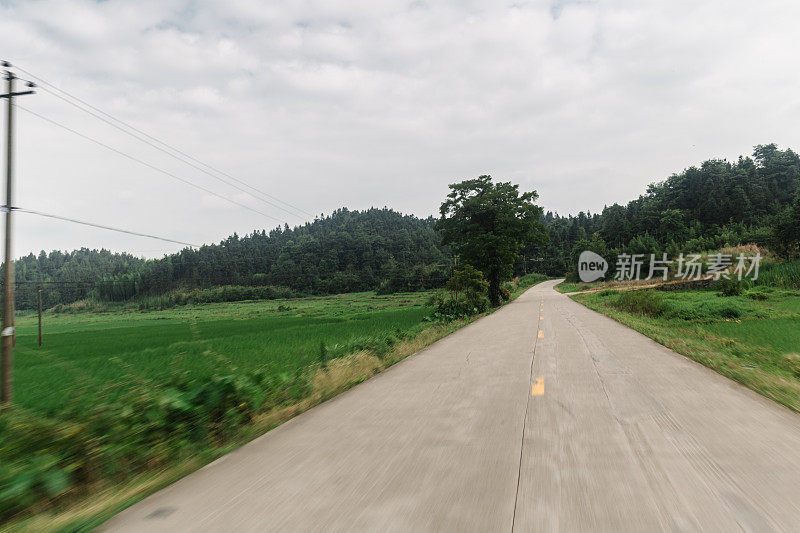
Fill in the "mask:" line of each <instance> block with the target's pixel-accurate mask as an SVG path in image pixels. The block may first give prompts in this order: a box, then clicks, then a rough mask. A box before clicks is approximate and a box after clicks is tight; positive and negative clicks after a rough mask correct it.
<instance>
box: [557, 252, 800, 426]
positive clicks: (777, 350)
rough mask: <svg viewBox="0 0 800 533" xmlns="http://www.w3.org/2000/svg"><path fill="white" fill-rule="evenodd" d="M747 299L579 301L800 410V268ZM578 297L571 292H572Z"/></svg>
mask: <svg viewBox="0 0 800 533" xmlns="http://www.w3.org/2000/svg"><path fill="white" fill-rule="evenodd" d="M750 285H751V286H750V287H749V288H746V289H744V290H743V291H742V292H741V294H739V295H734V296H720V291H718V290H714V289H709V290H700V291H697V290H695V291H671V292H660V291H656V290H635V291H613V290H601V291H599V292H591V293H585V294H576V295H574V296H572V298H573V299H574V300H576V301H578V302H580V303H582V304H584V305H586V306H587V307H589V308H591V309H594V310H596V311H599V312H601V313H604V314H606V315H608V316H610V317H612V318H614V319H616V320H618V321H619V322H622V323H623V324H625V325H627V326H630V327H632V328H633V329H635V330H637V331H639V332H641V333H643V334H645V335H647V336H648V337H650V338H652V339H654V340H655V341H657V342H659V343H661V344H663V345H664V346H667V347H668V348H671V349H673V350H675V351H676V352H678V353H680V354H683V355H685V356H687V357H689V358H691V359H693V360H695V361H697V362H699V363H701V364H703V365H705V366H707V367H709V368H712V369H714V370H715V371H717V372H719V373H720V374H722V375H724V376H727V377H729V378H731V379H733V380H736V381H738V382H739V383H742V384H743V385H745V386H747V387H749V388H751V389H753V390H754V391H756V392H759V393H760V394H762V395H764V396H766V397H768V398H771V399H773V400H775V401H777V402H779V403H781V404H783V405H785V406H787V407H789V408H791V409H793V410H795V411H800V291H798V290H797V288H792V287H800V266H798V265H797V264H785V265H778V266H776V267H775V268H772V269H770V270H768V271H767V272H765V273H764V275H763V277H761V278H760V279H759V280H758V282H757V284H750ZM570 292H572V291H570Z"/></svg>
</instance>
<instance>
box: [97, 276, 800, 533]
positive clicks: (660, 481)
mask: <svg viewBox="0 0 800 533" xmlns="http://www.w3.org/2000/svg"><path fill="white" fill-rule="evenodd" d="M554 283H555V282H548V283H544V284H541V285H539V286H537V287H534V288H533V289H531V290H529V291H528V292H526V293H525V294H524V295H523V296H521V297H520V298H519V299H517V300H516V301H515V302H513V303H511V304H510V305H508V306H506V307H504V308H502V309H500V310H499V311H497V312H496V313H494V314H492V315H490V316H488V317H485V318H483V319H481V320H479V321H477V322H476V323H474V324H473V325H471V326H469V327H466V328H464V329H462V330H460V331H458V332H457V333H455V334H453V335H451V336H449V337H447V338H445V339H443V340H441V341H439V342H437V343H436V344H434V345H432V346H431V347H429V348H428V349H426V350H424V351H422V352H420V353H418V354H416V355H414V356H412V357H410V358H409V359H407V360H405V361H403V362H402V363H400V364H398V365H396V366H394V367H392V368H390V369H389V370H387V371H386V372H384V373H382V374H380V375H378V376H376V377H375V378H373V379H371V380H369V381H367V382H365V383H363V384H361V385H359V386H358V387H355V388H354V389H352V390H350V391H349V392H347V393H345V394H342V395H340V396H339V397H337V398H335V399H333V400H331V401H329V402H327V403H325V404H323V405H320V406H319V407H316V408H314V409H312V410H310V411H308V412H306V413H305V414H303V415H301V416H298V417H297V418H295V419H294V420H291V421H290V422H287V423H286V424H284V425H283V426H281V427H279V428H277V429H275V430H273V431H271V432H270V433H268V434H267V435H265V436H263V437H261V438H259V439H257V440H255V441H253V442H252V443H250V444H248V445H247V446H244V447H242V448H241V449H239V450H238V451H236V452H234V453H231V454H230V455H228V456H226V457H224V458H222V459H220V460H218V461H217V462H215V463H212V464H211V465H209V466H207V467H206V468H204V469H202V470H200V471H198V472H196V473H194V474H192V475H190V476H188V477H186V478H184V479H183V480H181V481H179V482H178V483H175V484H174V485H172V486H170V487H168V488H167V489H165V490H162V491H161V492H159V493H157V494H155V495H153V496H151V497H149V498H147V499H145V500H143V501H142V502H140V503H139V504H137V505H134V506H133V507H131V508H130V509H128V510H126V511H124V512H123V513H121V514H120V515H118V516H117V517H116V518H114V519H112V520H111V521H110V522H108V523H107V524H106V525H105V526H104V528H106V529H107V530H110V531H147V532H153V531H167V532H172V533H175V532H180V531H237V532H238V531H322V530H326V531H328V530H330V531H353V530H355V531H568V532H574V531H589V530H592V531H637V532H638V531H658V530H668V531H700V530H702V531H739V530H743V531H799V530H800V416H798V415H797V414H794V413H792V412H790V411H789V410H787V409H785V408H783V407H781V406H779V405H777V404H774V403H773V402H771V401H769V400H766V399H764V398H762V397H761V396H759V395H757V394H755V393H753V392H751V391H749V390H748V389H745V388H744V387H742V386H740V385H738V384H736V383H734V382H732V381H729V380H727V379H726V378H723V377H721V376H719V375H717V374H716V373H714V372H713V371H711V370H708V369H706V368H704V367H702V366H700V365H698V364H696V363H694V362H692V361H690V360H688V359H686V358H684V357H682V356H680V355H677V354H676V353H674V352H672V351H670V350H668V349H666V348H664V347H662V346H660V345H659V344H656V343H655V342H653V341H651V340H649V339H648V338H646V337H644V336H642V335H640V334H638V333H636V332H635V331H633V330H631V329H628V328H626V327H624V326H622V325H620V324H618V323H616V322H614V321H612V320H610V319H608V318H605V317H603V316H601V315H599V314H597V313H594V312H593V311H589V310H588V309H586V308H584V307H582V306H581V305H579V304H577V303H575V302H573V301H571V300H570V299H568V298H567V297H565V296H563V295H560V294H558V293H556V292H555V291H554V290H553V289H552V287H553V285H554Z"/></svg>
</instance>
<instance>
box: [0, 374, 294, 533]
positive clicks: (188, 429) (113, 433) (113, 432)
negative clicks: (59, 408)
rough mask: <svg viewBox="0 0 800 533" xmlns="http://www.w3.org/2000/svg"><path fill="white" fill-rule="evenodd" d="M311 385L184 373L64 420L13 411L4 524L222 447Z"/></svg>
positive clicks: (5, 421) (0, 508)
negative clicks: (201, 377)
mask: <svg viewBox="0 0 800 533" xmlns="http://www.w3.org/2000/svg"><path fill="white" fill-rule="evenodd" d="M309 390H310V385H309V383H308V382H307V380H306V379H305V378H304V377H303V376H302V375H300V373H298V374H296V375H295V376H289V375H284V374H281V375H277V376H274V377H270V375H269V374H267V373H266V372H260V371H255V372H248V373H246V374H240V375H237V374H230V375H219V376H212V377H211V378H209V379H207V380H204V381H199V380H186V379H185V378H184V377H183V376H181V375H176V376H174V377H173V379H172V380H171V382H170V383H168V384H165V385H163V386H155V385H153V384H150V383H147V384H142V385H141V386H140V387H137V388H136V389H134V390H132V391H131V392H129V393H127V394H125V395H124V396H123V397H121V398H120V399H119V400H118V401H114V402H106V403H103V402H101V403H99V404H98V405H96V406H95V407H93V408H92V409H90V410H89V411H86V410H84V409H81V408H79V407H77V406H74V407H69V406H68V407H67V408H66V409H65V411H64V414H63V415H62V416H61V417H60V418H58V419H52V418H46V417H43V416H42V415H41V414H39V413H34V412H30V411H24V410H19V409H16V408H14V409H8V410H6V411H4V412H3V413H2V415H0V521H5V520H8V519H10V518H12V517H13V516H15V515H17V514H19V513H21V512H24V511H26V510H30V509H32V508H36V509H43V508H46V507H48V506H53V505H58V504H59V503H60V502H61V501H62V500H63V499H64V498H67V497H69V496H70V495H81V494H84V493H86V492H87V491H88V489H89V487H91V486H96V485H97V484H103V483H110V482H113V481H124V480H125V479H127V478H130V477H131V476H132V475H134V474H136V473H139V472H143V471H146V470H149V469H153V468H158V467H159V466H163V465H167V464H170V463H171V462H174V461H175V460H177V459H180V458H183V457H188V456H193V455H196V454H198V453H201V452H202V451H203V450H207V449H209V448H213V447H215V446H220V445H222V444H224V443H226V442H228V441H230V439H231V438H232V437H233V436H235V435H236V434H237V432H238V430H239V429H240V428H241V427H243V426H245V425H247V424H249V423H251V422H252V420H253V417H254V416H255V415H256V414H257V413H258V412H260V411H266V410H269V409H271V408H274V407H279V406H282V405H286V404H289V403H293V402H296V401H297V400H299V399H301V398H303V397H305V396H306V395H307V394H308V393H309ZM100 396H101V397H112V395H103V394H101V395H100Z"/></svg>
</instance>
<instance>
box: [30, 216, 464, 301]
mask: <svg viewBox="0 0 800 533" xmlns="http://www.w3.org/2000/svg"><path fill="white" fill-rule="evenodd" d="M434 223H435V219H433V218H427V219H419V218H417V217H414V216H409V215H402V214H400V213H397V212H396V211H392V210H390V209H385V208H384V209H369V210H366V211H349V210H347V209H339V210H338V211H336V212H334V213H333V214H331V215H330V216H326V217H323V218H318V219H316V220H314V221H313V222H309V223H306V224H305V225H302V226H298V227H295V228H289V227H288V226H284V227H283V228H276V229H274V230H272V231H269V232H267V231H255V232H253V233H252V234H250V235H246V236H243V237H240V236H238V235H236V234H234V235H232V236H231V237H229V238H227V239H226V240H224V241H222V242H221V243H219V244H215V245H208V246H203V247H202V248H199V249H190V248H186V249H184V250H182V251H181V252H179V253H176V254H172V255H168V256H165V257H164V258H162V259H156V260H143V259H138V258H136V257H133V256H131V255H128V254H115V253H111V252H109V251H106V250H100V251H97V250H87V249H81V250H76V251H74V252H70V253H64V252H59V251H55V252H51V253H50V254H46V253H45V252H41V253H40V254H39V255H38V256H37V255H34V254H30V255H28V256H26V257H23V258H21V259H19V260H18V261H17V263H16V279H17V286H18V289H17V306H18V307H19V308H32V307H34V306H35V305H36V297H37V295H36V290H37V286H38V285H39V284H42V286H43V301H44V302H45V305H46V306H52V305H55V304H58V303H70V302H74V301H77V300H81V299H84V298H88V297H94V298H97V299H101V300H126V299H130V298H133V297H136V296H142V295H144V296H152V295H156V294H161V293H165V292H168V291H171V290H174V289H189V288H210V287H217V286H221V285H236V286H250V287H255V286H275V287H283V288H288V289H290V290H291V291H292V292H293V293H294V294H298V295H299V294H334V293H342V292H353V291H364V290H379V291H381V292H396V291H405V290H419V289H427V288H432V287H439V286H441V285H442V284H444V282H445V281H446V280H447V278H448V277H449V275H450V268H451V263H452V256H451V254H450V253H449V251H448V250H447V249H446V248H445V247H443V246H442V245H441V244H440V242H441V239H440V237H439V234H438V233H437V232H436V231H435V230H434V229H433V226H434ZM282 294H286V291H283V292H282Z"/></svg>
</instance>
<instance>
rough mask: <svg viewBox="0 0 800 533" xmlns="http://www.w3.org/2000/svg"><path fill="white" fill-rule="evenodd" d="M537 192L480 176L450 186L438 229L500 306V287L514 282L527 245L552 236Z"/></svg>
mask: <svg viewBox="0 0 800 533" xmlns="http://www.w3.org/2000/svg"><path fill="white" fill-rule="evenodd" d="M538 197H539V195H538V194H537V193H536V191H531V192H525V193H522V194H520V192H519V185H512V184H511V183H510V182H498V183H494V182H492V177H491V176H480V177H478V178H475V179H471V180H465V181H462V182H461V183H455V184H453V185H450V194H448V195H447V200H445V201H444V203H442V206H441V208H440V209H439V213H440V214H441V218H439V220H438V221H437V223H436V229H438V230H440V231H441V233H442V244H444V245H450V246H452V248H453V251H454V252H455V253H456V254H457V255H458V256H459V258H460V259H461V260H462V261H464V262H465V263H467V264H469V265H472V266H473V267H475V268H477V269H478V270H480V271H481V272H483V273H484V274H485V275H486V277H487V280H488V281H489V295H488V296H489V301H490V302H491V303H492V305H498V304H499V303H500V296H501V295H500V283H501V282H502V281H504V280H506V279H509V278H510V277H511V274H512V272H513V268H514V261H515V260H516V259H517V258H518V257H519V256H520V252H521V251H522V249H523V248H524V247H525V245H527V244H544V243H546V242H547V233H546V231H545V227H544V224H542V221H541V218H542V208H541V207H539V206H537V205H536V204H534V202H535V201H536V199H537V198H538Z"/></svg>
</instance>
